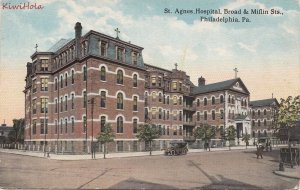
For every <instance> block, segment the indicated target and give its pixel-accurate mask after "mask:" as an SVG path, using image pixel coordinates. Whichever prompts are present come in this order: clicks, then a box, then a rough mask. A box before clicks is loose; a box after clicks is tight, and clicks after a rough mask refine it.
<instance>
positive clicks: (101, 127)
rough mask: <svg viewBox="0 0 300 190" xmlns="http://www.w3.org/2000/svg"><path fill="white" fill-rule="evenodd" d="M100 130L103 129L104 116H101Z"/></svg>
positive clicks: (102, 130)
mask: <svg viewBox="0 0 300 190" xmlns="http://www.w3.org/2000/svg"><path fill="white" fill-rule="evenodd" d="M100 131H101V132H104V131H105V116H101V123H100Z"/></svg>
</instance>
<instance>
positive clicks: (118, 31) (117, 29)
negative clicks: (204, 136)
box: [115, 28, 120, 39]
mask: <svg viewBox="0 0 300 190" xmlns="http://www.w3.org/2000/svg"><path fill="white" fill-rule="evenodd" d="M115 31H116V33H117V37H116V38H117V39H119V33H120V30H119V28H116V29H115Z"/></svg>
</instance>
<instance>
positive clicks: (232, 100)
mask: <svg viewBox="0 0 300 190" xmlns="http://www.w3.org/2000/svg"><path fill="white" fill-rule="evenodd" d="M231 103H232V104H234V97H233V96H232V98H231Z"/></svg>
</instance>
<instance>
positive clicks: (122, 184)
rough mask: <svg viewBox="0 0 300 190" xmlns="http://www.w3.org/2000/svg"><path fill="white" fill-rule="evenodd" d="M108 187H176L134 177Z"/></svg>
mask: <svg viewBox="0 0 300 190" xmlns="http://www.w3.org/2000/svg"><path fill="white" fill-rule="evenodd" d="M109 189H178V188H176V187H173V186H169V185H164V184H159V183H151V182H147V181H142V180H137V179H135V178H128V179H126V180H123V181H121V182H119V183H117V184H114V185H113V186H110V187H109Z"/></svg>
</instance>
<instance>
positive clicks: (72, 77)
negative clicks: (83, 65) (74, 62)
mask: <svg viewBox="0 0 300 190" xmlns="http://www.w3.org/2000/svg"><path fill="white" fill-rule="evenodd" d="M71 73H72V74H71V75H72V76H71V82H72V84H74V70H72V71H71Z"/></svg>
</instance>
